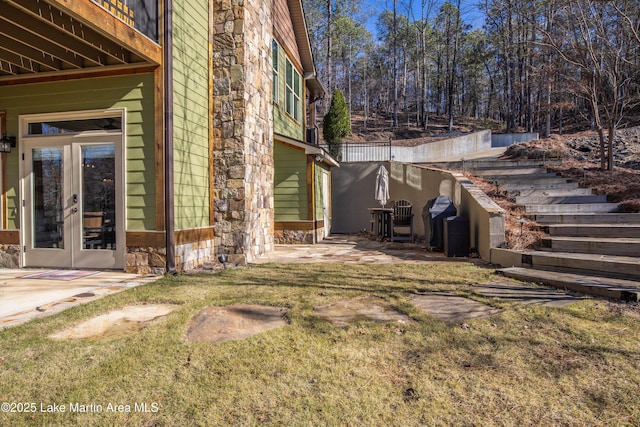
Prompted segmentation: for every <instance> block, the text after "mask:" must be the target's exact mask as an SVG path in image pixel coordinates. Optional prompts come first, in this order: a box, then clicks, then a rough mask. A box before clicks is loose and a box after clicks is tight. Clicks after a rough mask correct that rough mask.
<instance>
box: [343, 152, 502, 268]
mask: <svg viewBox="0 0 640 427" xmlns="http://www.w3.org/2000/svg"><path fill="white" fill-rule="evenodd" d="M381 164H384V165H385V167H386V168H387V170H388V171H389V195H390V197H391V199H392V200H400V199H406V200H409V201H410V202H411V203H412V205H413V212H414V215H415V216H414V233H415V234H416V235H417V236H418V237H420V238H422V237H423V236H424V224H423V221H422V209H423V208H424V206H425V205H426V204H427V202H428V201H429V200H431V199H433V198H435V197H437V196H440V195H445V196H448V197H450V198H451V199H452V200H453V202H454V204H455V206H456V208H457V211H458V215H464V216H467V217H468V218H469V231H470V243H471V247H472V248H475V249H476V250H477V251H478V253H479V254H480V257H481V258H482V259H484V260H486V261H489V259H490V248H491V247H499V246H501V245H502V244H503V243H504V239H505V237H504V211H503V210H502V208H500V207H499V206H498V205H496V204H495V203H494V202H493V201H492V200H491V199H490V198H489V197H488V196H486V195H485V194H484V193H483V192H482V191H481V190H480V189H479V188H477V187H476V186H475V185H473V183H472V182H471V181H469V180H468V179H467V178H466V177H465V176H464V175H462V174H460V173H454V172H449V171H445V170H439V169H433V168H427V167H422V166H415V165H410V164H404V163H399V162H383V163H355V164H344V163H343V164H342V165H341V167H340V169H336V170H334V171H333V174H334V175H333V226H332V232H334V233H356V232H362V231H364V230H367V231H368V230H369V228H370V215H369V211H368V210H367V208H371V207H380V204H379V203H378V202H377V201H376V200H375V198H374V189H375V179H376V174H377V171H378V168H379V167H380V165H381ZM389 206H390V204H387V207H389Z"/></svg>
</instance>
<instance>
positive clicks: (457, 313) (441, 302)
mask: <svg viewBox="0 0 640 427" xmlns="http://www.w3.org/2000/svg"><path fill="white" fill-rule="evenodd" d="M409 302H411V304H413V305H415V306H416V307H418V308H419V309H421V310H424V311H425V312H426V313H427V314H428V315H430V316H433V317H435V318H436V319H440V320H444V321H445V322H459V321H461V320H468V319H477V318H482V317H490V316H493V315H496V314H499V313H500V312H501V311H502V310H499V309H497V308H493V307H490V306H488V305H486V304H482V303H480V302H478V301H473V300H471V299H469V298H464V297H459V296H455V295H451V294H446V293H440V294H432V295H411V296H410V297H409Z"/></svg>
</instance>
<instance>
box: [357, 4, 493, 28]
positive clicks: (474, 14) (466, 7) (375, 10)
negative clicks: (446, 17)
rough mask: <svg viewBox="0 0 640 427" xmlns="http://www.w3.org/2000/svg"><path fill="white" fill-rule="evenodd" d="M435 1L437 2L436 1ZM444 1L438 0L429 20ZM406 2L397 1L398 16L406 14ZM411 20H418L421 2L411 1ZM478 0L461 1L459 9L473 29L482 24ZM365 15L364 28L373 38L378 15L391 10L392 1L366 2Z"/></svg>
mask: <svg viewBox="0 0 640 427" xmlns="http://www.w3.org/2000/svg"><path fill="white" fill-rule="evenodd" d="M436 1H437V0H436ZM444 2H445V0H440V1H438V2H437V3H436V6H435V7H434V8H433V11H432V12H431V18H433V16H434V15H436V14H437V13H438V10H439V9H440V5H441V4H443V3H444ZM408 3H409V1H408V0H397V10H398V13H400V14H405V15H406V14H407V4H408ZM412 3H413V14H414V16H413V19H419V18H420V16H421V13H422V12H421V8H422V7H421V4H422V0H413V2H412ZM477 4H478V0H461V2H460V9H461V10H462V18H463V20H464V22H465V23H467V24H470V25H471V26H472V27H473V28H474V29H475V28H481V27H482V24H484V12H483V10H481V9H480V8H479V7H478V6H477ZM365 5H366V6H365V7H366V11H365V12H366V13H367V14H369V15H370V17H369V19H368V20H367V22H366V27H367V29H368V30H369V32H371V34H373V35H374V36H375V33H376V21H377V19H378V15H380V13H382V12H384V11H385V10H392V9H393V0H366V2H365Z"/></svg>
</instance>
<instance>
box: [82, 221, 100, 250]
mask: <svg viewBox="0 0 640 427" xmlns="http://www.w3.org/2000/svg"><path fill="white" fill-rule="evenodd" d="M82 228H83V231H84V234H83V236H82V237H83V241H84V247H85V249H95V248H96V247H102V246H103V245H104V213H103V212H84V215H83V216H82Z"/></svg>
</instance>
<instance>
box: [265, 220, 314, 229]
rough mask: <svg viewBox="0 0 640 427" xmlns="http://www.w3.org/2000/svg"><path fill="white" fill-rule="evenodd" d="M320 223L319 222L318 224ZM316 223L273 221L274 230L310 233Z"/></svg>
mask: <svg viewBox="0 0 640 427" xmlns="http://www.w3.org/2000/svg"><path fill="white" fill-rule="evenodd" d="M320 222H322V221H319V222H318V223H320ZM315 223H316V221H275V223H274V228H275V229H276V230H295V231H311V230H314V229H315V225H314V224H315Z"/></svg>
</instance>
